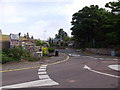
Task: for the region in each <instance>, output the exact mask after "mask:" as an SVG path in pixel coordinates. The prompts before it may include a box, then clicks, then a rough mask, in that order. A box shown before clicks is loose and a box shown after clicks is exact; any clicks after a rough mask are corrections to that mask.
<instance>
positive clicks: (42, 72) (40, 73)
mask: <svg viewBox="0 0 120 90" xmlns="http://www.w3.org/2000/svg"><path fill="white" fill-rule="evenodd" d="M38 74H47V72H38Z"/></svg>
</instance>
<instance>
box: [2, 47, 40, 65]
mask: <svg viewBox="0 0 120 90" xmlns="http://www.w3.org/2000/svg"><path fill="white" fill-rule="evenodd" d="M0 56H1V57H2V61H1V62H0V63H2V64H4V63H7V62H11V61H18V62H19V61H21V60H22V59H25V60H28V61H36V60H38V59H37V58H35V57H32V56H30V54H29V53H28V52H27V50H25V49H22V47H21V46H19V47H14V48H10V49H9V50H5V49H4V50H3V51H2V53H1V54H0Z"/></svg>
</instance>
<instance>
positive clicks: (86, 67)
mask: <svg viewBox="0 0 120 90" xmlns="http://www.w3.org/2000/svg"><path fill="white" fill-rule="evenodd" d="M83 68H84V69H87V70H89V71H92V72H95V73H98V74H102V75H106V76H111V77H116V78H120V76H116V75H112V74H107V73H103V72H99V71H95V70H92V69H91V68H90V67H88V66H87V65H85V66H84V67H83Z"/></svg>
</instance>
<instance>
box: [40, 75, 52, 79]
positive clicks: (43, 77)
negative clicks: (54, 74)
mask: <svg viewBox="0 0 120 90" xmlns="http://www.w3.org/2000/svg"><path fill="white" fill-rule="evenodd" d="M39 79H50V77H49V76H48V75H39Z"/></svg>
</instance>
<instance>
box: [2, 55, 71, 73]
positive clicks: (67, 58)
mask: <svg viewBox="0 0 120 90" xmlns="http://www.w3.org/2000/svg"><path fill="white" fill-rule="evenodd" d="M61 54H63V53H61ZM63 55H65V56H66V59H64V60H61V61H58V62H54V63H50V64H44V65H55V64H58V63H62V62H65V61H67V60H69V58H70V57H69V56H68V55H66V54H63ZM38 67H41V65H38V66H33V67H27V68H20V69H11V70H3V71H0V72H12V71H21V70H26V69H32V68H38Z"/></svg>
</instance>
